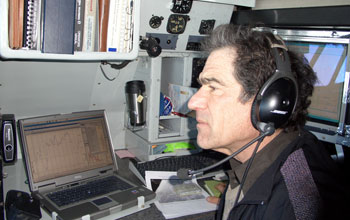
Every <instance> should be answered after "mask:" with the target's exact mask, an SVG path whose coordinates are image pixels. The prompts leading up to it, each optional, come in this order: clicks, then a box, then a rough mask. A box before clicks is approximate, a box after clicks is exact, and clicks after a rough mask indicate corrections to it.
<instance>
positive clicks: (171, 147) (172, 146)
mask: <svg viewBox="0 0 350 220" xmlns="http://www.w3.org/2000/svg"><path fill="white" fill-rule="evenodd" d="M165 146H167V148H166V149H165V150H164V151H163V152H164V153H172V152H175V151H176V150H179V149H190V150H191V149H196V147H195V146H194V145H193V144H190V143H186V142H176V143H170V144H166V145H165Z"/></svg>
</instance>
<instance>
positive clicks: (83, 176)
mask: <svg viewBox="0 0 350 220" xmlns="http://www.w3.org/2000/svg"><path fill="white" fill-rule="evenodd" d="M18 126H19V131H20V136H21V141H22V147H23V157H24V159H25V165H26V171H27V175H28V181H29V185H30V191H31V193H32V195H33V196H34V197H35V198H37V199H39V200H40V202H41V206H42V207H43V208H44V209H45V210H46V211H48V213H49V215H52V214H54V215H57V216H58V217H59V218H60V219H80V218H81V217H87V216H89V217H90V219H98V218H101V217H105V216H108V215H110V214H114V213H118V212H121V211H122V210H125V209H128V210H129V208H135V207H136V208H137V207H138V206H139V204H140V203H139V202H140V201H144V202H145V203H147V202H149V203H151V202H153V200H154V198H155V193H154V192H153V191H151V190H149V189H147V188H146V187H144V186H140V185H136V184H134V183H132V182H130V181H128V180H126V179H124V178H122V177H121V176H120V175H118V167H117V162H116V157H115V153H114V149H113V146H112V141H111V138H110V133H109V128H108V123H107V119H106V113H105V111H104V110H93V111H85V112H76V113H69V114H58V115H48V116H41V117H34V118H26V119H20V120H18ZM119 174H120V173H119ZM110 182H113V183H112V184H110ZM91 185H92V187H93V188H94V189H91ZM94 185H95V187H94ZM96 185H97V187H96ZM81 188H86V189H84V190H85V193H83V194H81V193H80V194H78V195H76V194H75V193H76V191H80V190H81ZM110 188H112V189H111V190H113V191H111V192H109V191H107V190H109V189H110ZM84 190H83V191H84ZM101 193H103V194H101ZM61 194H63V195H64V194H67V195H64V196H68V197H63V198H61ZM69 196H70V197H71V198H69Z"/></svg>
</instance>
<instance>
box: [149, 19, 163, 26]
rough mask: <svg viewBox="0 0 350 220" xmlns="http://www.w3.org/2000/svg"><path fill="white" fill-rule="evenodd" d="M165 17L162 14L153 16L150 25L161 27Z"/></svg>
mask: <svg viewBox="0 0 350 220" xmlns="http://www.w3.org/2000/svg"><path fill="white" fill-rule="evenodd" d="M163 19H164V18H163V17H162V16H160V17H159V16H152V17H151V19H150V20H149V26H151V28H159V26H160V25H161V24H162V20H163Z"/></svg>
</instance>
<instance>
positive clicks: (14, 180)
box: [3, 159, 215, 220]
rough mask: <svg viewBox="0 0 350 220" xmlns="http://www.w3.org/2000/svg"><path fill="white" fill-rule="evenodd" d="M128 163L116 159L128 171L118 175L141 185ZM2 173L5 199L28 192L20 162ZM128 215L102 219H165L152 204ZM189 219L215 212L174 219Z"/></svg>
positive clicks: (45, 217) (207, 217) (44, 215)
mask: <svg viewBox="0 0 350 220" xmlns="http://www.w3.org/2000/svg"><path fill="white" fill-rule="evenodd" d="M128 163H129V160H128V159H118V167H119V170H128V172H123V173H120V175H121V176H123V177H125V178H126V179H129V180H131V181H133V182H135V183H138V184H141V182H140V181H139V179H137V177H135V175H133V173H132V172H131V171H129V169H128ZM3 172H4V174H7V176H6V178H4V180H3V183H4V185H3V186H4V198H6V192H7V191H9V190H11V189H13V190H20V191H24V192H29V186H28V184H27V177H26V173H25V170H24V164H23V161H22V160H17V161H16V163H15V164H13V165H6V166H4V167H3ZM136 211H137V210H136ZM41 214H42V219H43V220H50V219H52V218H51V217H50V216H49V215H48V214H47V212H45V211H44V210H42V211H41ZM128 214H129V213H128V212H127V211H126V212H125V213H122V215H123V216H124V217H120V214H117V215H111V216H108V217H105V218H103V219H105V220H109V219H116V218H118V219H121V220H144V219H161V220H163V219H165V218H164V216H163V215H162V213H161V212H160V211H159V210H158V209H157V208H156V206H155V205H154V204H151V206H150V207H149V208H146V209H143V210H139V211H137V212H136V213H133V214H129V215H128ZM125 215H126V216H125ZM190 219H191V220H192V219H201V220H212V219H215V212H208V213H201V214H196V215H189V216H183V217H180V218H175V220H190ZM101 220H102V219H101Z"/></svg>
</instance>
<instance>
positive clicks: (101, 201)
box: [91, 197, 119, 209]
mask: <svg viewBox="0 0 350 220" xmlns="http://www.w3.org/2000/svg"><path fill="white" fill-rule="evenodd" d="M91 202H92V203H94V204H95V205H96V206H97V207H99V208H100V209H106V208H109V207H112V206H116V205H118V204H119V203H118V202H116V201H113V200H111V199H110V198H108V197H102V198H98V199H95V200H93V201H91Z"/></svg>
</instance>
